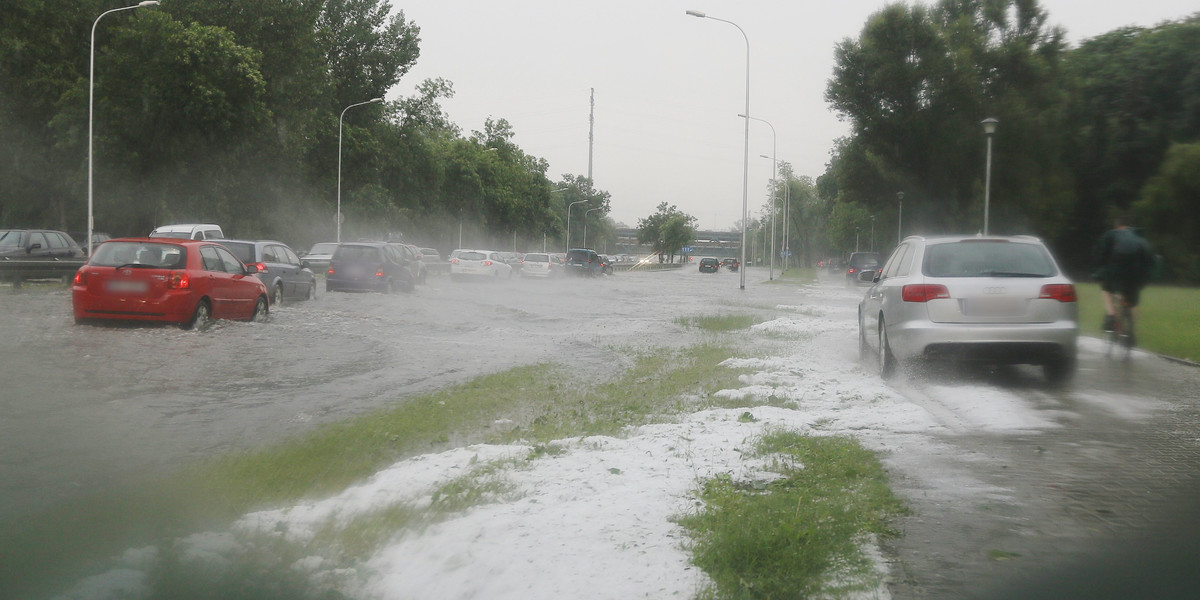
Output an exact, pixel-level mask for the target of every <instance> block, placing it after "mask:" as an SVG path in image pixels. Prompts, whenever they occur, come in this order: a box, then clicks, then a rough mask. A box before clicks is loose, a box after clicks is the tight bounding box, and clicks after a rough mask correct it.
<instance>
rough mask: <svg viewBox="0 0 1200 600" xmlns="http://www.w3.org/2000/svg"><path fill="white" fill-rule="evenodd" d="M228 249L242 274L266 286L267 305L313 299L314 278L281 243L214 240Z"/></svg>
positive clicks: (315, 281) (315, 282)
mask: <svg viewBox="0 0 1200 600" xmlns="http://www.w3.org/2000/svg"><path fill="white" fill-rule="evenodd" d="M214 241H215V242H217V243H219V244H221V245H222V246H225V247H226V248H229V250H230V251H231V252H233V254H234V256H237V257H238V260H240V261H242V263H244V264H245V265H246V270H247V271H250V272H251V273H254V274H255V275H257V276H258V278H259V279H260V280H262V282H263V285H265V286H267V292H268V293H269V294H270V295H269V296H268V298H270V299H271V305H272V306H277V305H279V304H281V303H282V302H283V300H284V299H294V300H312V299H315V298H316V297H317V276H316V275H314V274H313V272H312V269H310V268H309V266H308V263H307V262H305V261H302V260H300V257H298V256H296V253H295V252H293V251H292V249H291V248H289V247H288V246H287V244H284V243H283V242H276V241H274V240H258V241H250V240H214Z"/></svg>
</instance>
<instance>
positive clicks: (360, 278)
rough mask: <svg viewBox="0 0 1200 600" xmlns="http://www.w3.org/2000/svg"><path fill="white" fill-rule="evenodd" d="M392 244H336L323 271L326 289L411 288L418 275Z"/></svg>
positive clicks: (393, 289)
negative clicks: (335, 248)
mask: <svg viewBox="0 0 1200 600" xmlns="http://www.w3.org/2000/svg"><path fill="white" fill-rule="evenodd" d="M406 263H407V261H406V260H405V258H404V257H403V256H402V255H401V253H400V250H398V249H397V248H396V247H395V246H393V245H392V244H388V243H386V242H349V243H343V244H341V245H340V246H338V248H337V251H336V252H334V253H333V258H332V259H330V261H329V270H328V271H326V273H325V291H327V292H345V291H359V292H383V293H385V294H390V293H394V292H396V291H397V290H404V291H412V290H413V288H414V286H415V285H416V281H417V277H416V275H415V274H414V273H413V271H412V269H410V268H409V266H408V264H406Z"/></svg>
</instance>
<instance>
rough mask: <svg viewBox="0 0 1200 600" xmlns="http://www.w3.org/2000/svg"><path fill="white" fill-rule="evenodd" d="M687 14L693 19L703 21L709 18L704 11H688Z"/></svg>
mask: <svg viewBox="0 0 1200 600" xmlns="http://www.w3.org/2000/svg"><path fill="white" fill-rule="evenodd" d="M687 14H689V15H692V16H693V17H700V18H701V19H703V18H705V17H707V16H708V15H706V14H704V12H703V11H699V10H689V11H687Z"/></svg>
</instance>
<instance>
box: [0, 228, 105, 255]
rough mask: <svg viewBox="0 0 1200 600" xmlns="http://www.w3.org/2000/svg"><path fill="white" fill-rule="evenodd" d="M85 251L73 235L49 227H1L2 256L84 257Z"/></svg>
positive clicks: (0, 252)
mask: <svg viewBox="0 0 1200 600" xmlns="http://www.w3.org/2000/svg"><path fill="white" fill-rule="evenodd" d="M83 255H84V251H83V249H82V248H80V247H79V244H77V243H75V240H73V239H71V236H69V235H67V234H65V233H63V232H61V231H52V230H49V229H0V258H11V259H14V260H15V259H32V260H39V259H49V260H52V259H55V258H82V257H83Z"/></svg>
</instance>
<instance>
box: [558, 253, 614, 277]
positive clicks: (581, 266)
mask: <svg viewBox="0 0 1200 600" xmlns="http://www.w3.org/2000/svg"><path fill="white" fill-rule="evenodd" d="M566 267H567V272H568V273H574V274H576V275H586V276H588V277H595V276H596V275H611V274H612V272H613V267H612V265H611V264H609V262H608V261H607V260H604V257H603V256H600V255H599V254H596V251H595V250H589V249H587V248H572V249H570V250H567V263H566Z"/></svg>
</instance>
